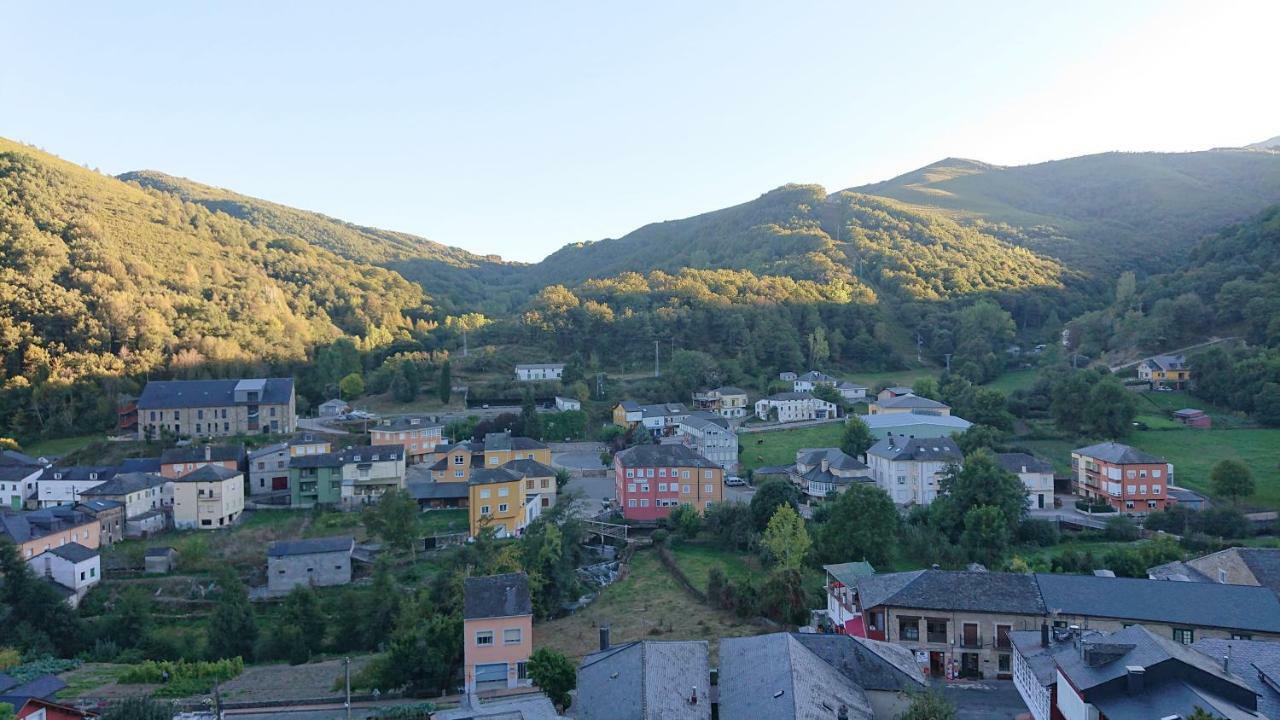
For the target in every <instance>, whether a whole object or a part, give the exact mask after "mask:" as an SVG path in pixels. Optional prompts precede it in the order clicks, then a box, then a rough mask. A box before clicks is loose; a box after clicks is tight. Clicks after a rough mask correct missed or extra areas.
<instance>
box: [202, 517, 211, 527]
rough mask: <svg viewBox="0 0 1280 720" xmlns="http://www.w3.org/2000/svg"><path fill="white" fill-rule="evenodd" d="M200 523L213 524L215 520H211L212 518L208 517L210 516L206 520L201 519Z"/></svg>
mask: <svg viewBox="0 0 1280 720" xmlns="http://www.w3.org/2000/svg"><path fill="white" fill-rule="evenodd" d="M200 524H201V525H212V524H213V521H212V520H210V519H208V518H205V519H204V520H201V521H200Z"/></svg>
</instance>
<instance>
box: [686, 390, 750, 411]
mask: <svg viewBox="0 0 1280 720" xmlns="http://www.w3.org/2000/svg"><path fill="white" fill-rule="evenodd" d="M693 407H694V409H695V410H702V411H704V412H709V413H715V414H716V415H719V416H720V417H725V418H731V419H732V418H744V417H746V416H747V412H748V409H747V407H748V406H747V391H746V390H743V389H742V388H736V387H733V386H731V385H725V386H723V387H718V388H713V389H711V390H705V391H702V392H695V393H694V394H693Z"/></svg>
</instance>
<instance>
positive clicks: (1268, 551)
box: [1192, 547, 1280, 594]
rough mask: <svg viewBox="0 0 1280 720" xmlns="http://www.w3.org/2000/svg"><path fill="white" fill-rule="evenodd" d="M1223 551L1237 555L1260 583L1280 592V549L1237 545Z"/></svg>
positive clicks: (1275, 591) (1272, 590)
mask: <svg viewBox="0 0 1280 720" xmlns="http://www.w3.org/2000/svg"><path fill="white" fill-rule="evenodd" d="M1222 552H1224V553H1233V554H1235V555H1237V556H1238V557H1239V558H1240V560H1241V561H1242V562H1243V563H1244V564H1245V566H1247V567H1248V568H1249V572H1251V573H1253V577H1254V579H1256V580H1257V581H1258V584H1259V585H1261V586H1262V587H1264V588H1267V589H1269V590H1271V592H1274V593H1277V594H1280V549H1278V548H1245V547H1237V548H1228V549H1226V550H1223V551H1222ZM1192 562H1194V561H1192Z"/></svg>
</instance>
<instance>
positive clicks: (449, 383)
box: [436, 360, 453, 405]
mask: <svg viewBox="0 0 1280 720" xmlns="http://www.w3.org/2000/svg"><path fill="white" fill-rule="evenodd" d="M436 395H437V396H438V397H439V398H440V402H442V403H444V404H446V405H448V404H449V398H450V396H452V395H453V368H452V366H451V365H450V363H449V361H448V360H445V361H444V365H441V366H440V381H439V384H438V385H436Z"/></svg>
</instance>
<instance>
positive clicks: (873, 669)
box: [791, 633, 925, 692]
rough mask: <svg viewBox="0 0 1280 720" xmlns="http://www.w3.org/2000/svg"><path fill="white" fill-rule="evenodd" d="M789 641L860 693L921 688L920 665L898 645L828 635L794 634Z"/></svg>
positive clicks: (905, 649)
mask: <svg viewBox="0 0 1280 720" xmlns="http://www.w3.org/2000/svg"><path fill="white" fill-rule="evenodd" d="M791 637H793V638H795V639H796V640H798V641H799V642H800V644H801V645H803V646H805V647H806V648H808V649H809V651H810V652H812V653H813V654H814V655H817V656H818V657H820V658H822V660H823V661H825V662H826V663H827V664H828V665H830V666H831V667H833V668H835V669H836V670H837V671H839V673H840V674H841V675H844V676H845V677H847V678H849V679H850V680H852V681H853V683H854V684H856V685H857V686H858V687H860V688H862V689H863V690H885V691H889V692H899V691H905V692H915V691H919V690H922V689H923V688H924V683H925V681H924V673H923V672H921V670H920V664H919V663H917V662H916V659H915V656H914V655H913V654H912V652H911V651H910V650H908V649H907V648H905V647H902V646H901V645H896V644H894V643H888V642H881V641H879V640H868V639H866V638H860V637H854V636H852V635H835V634H827V633H794V634H792V636H791Z"/></svg>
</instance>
